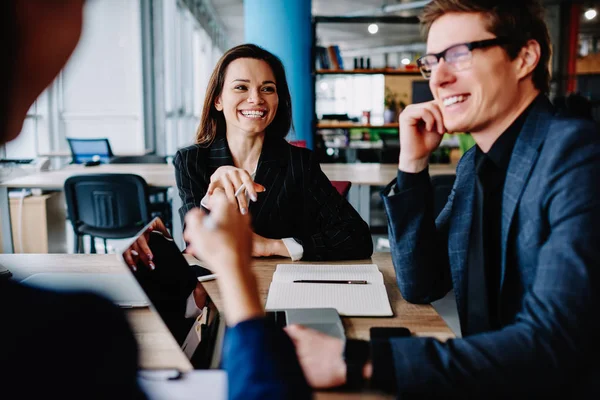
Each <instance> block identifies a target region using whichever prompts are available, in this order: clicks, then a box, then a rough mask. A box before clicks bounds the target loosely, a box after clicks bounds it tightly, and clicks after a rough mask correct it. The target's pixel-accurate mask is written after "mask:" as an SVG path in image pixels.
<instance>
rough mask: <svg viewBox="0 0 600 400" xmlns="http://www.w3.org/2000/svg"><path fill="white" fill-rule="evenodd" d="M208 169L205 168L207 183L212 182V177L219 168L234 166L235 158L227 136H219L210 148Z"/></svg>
mask: <svg viewBox="0 0 600 400" xmlns="http://www.w3.org/2000/svg"><path fill="white" fill-rule="evenodd" d="M207 162H208V168H205V169H204V171H205V174H206V176H205V179H206V182H210V177H211V176H212V174H213V173H214V172H215V171H216V170H217V169H218V168H219V167H222V166H224V165H233V156H232V155H231V150H229V145H228V144H227V138H226V137H225V135H222V136H217V137H216V138H215V141H214V142H213V143H212V144H211V145H210V147H209V148H208V160H207Z"/></svg>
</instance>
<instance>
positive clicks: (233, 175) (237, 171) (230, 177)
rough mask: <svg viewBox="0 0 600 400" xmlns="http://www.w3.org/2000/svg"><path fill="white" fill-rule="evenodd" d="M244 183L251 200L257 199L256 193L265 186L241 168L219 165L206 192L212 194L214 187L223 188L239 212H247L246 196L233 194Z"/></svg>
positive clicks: (262, 190)
mask: <svg viewBox="0 0 600 400" xmlns="http://www.w3.org/2000/svg"><path fill="white" fill-rule="evenodd" d="M242 185H244V188H245V190H246V192H247V193H248V198H250V200H252V201H256V200H257V199H258V197H257V196H258V195H257V193H260V192H264V191H265V187H264V186H263V185H261V184H258V183H256V182H254V181H253V180H252V177H251V176H250V174H249V173H248V171H246V170H245V169H242V168H236V167H232V166H230V165H224V166H222V167H219V168H218V169H217V170H216V171H215V172H214V174H212V176H211V177H210V185H208V190H207V194H208V195H209V196H212V194H213V193H214V191H215V189H217V188H220V189H223V191H224V192H225V195H226V196H227V199H229V201H230V202H231V203H233V204H237V205H238V208H239V210H240V212H241V213H242V214H246V213H247V212H248V198H247V197H246V196H245V195H244V196H237V198H236V196H235V193H236V191H237V190H238V189H239V188H240V187H241V186H242Z"/></svg>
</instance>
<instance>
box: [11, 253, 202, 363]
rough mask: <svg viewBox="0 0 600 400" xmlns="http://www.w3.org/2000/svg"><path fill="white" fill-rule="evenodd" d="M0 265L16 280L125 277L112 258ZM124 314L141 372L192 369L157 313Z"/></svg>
mask: <svg viewBox="0 0 600 400" xmlns="http://www.w3.org/2000/svg"><path fill="white" fill-rule="evenodd" d="M0 264H2V265H4V266H5V267H6V268H8V269H10V270H11V272H12V273H13V275H14V277H15V278H16V279H19V280H21V279H25V278H26V277H28V276H29V275H32V274H35V273H39V272H101V273H121V272H122V273H123V274H126V273H129V272H128V271H127V268H126V267H125V266H124V265H123V264H122V263H121V261H119V260H118V259H117V256H116V255H114V254H0ZM126 314H127V319H128V320H129V323H130V325H131V328H132V329H133V333H134V335H135V338H136V339H137V342H138V346H139V350H140V367H141V368H143V369H160V368H178V369H180V370H182V371H189V370H191V369H192V365H191V364H190V362H189V361H188V359H187V357H186V356H185V355H184V354H183V352H182V351H181V349H180V347H179V345H178V344H177V342H176V341H175V339H174V338H173V336H172V335H171V332H169V329H168V328H167V326H166V325H165V324H164V323H163V321H162V319H161V318H160V317H159V316H158V313H156V312H155V311H153V310H151V309H150V308H138V309H131V310H127V312H126Z"/></svg>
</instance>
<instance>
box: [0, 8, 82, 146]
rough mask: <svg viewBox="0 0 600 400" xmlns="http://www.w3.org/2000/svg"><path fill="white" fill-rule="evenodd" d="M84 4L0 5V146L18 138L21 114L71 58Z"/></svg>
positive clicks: (25, 112) (24, 114)
mask: <svg viewBox="0 0 600 400" xmlns="http://www.w3.org/2000/svg"><path fill="white" fill-rule="evenodd" d="M83 3H84V0H8V1H7V0H3V1H0V49H2V51H3V53H4V57H3V60H2V62H0V143H2V144H3V143H6V142H8V141H10V140H12V139H14V138H15V137H17V136H18V135H19V133H20V132H21V129H22V126H23V121H24V120H25V116H26V115H27V111H28V110H29V108H30V107H31V105H32V104H33V102H34V101H35V100H36V99H37V97H38V96H39V95H40V94H41V93H42V92H43V91H44V89H45V88H46V87H47V86H48V85H49V84H50V83H51V82H52V81H53V80H54V78H55V77H56V75H58V73H59V72H60V70H61V69H62V68H63V67H64V65H65V64H66V62H67V60H68V59H69V57H70V56H71V54H72V53H73V50H74V49H75V46H76V45H77V42H78V41H79V36H80V35H81V25H82V20H83Z"/></svg>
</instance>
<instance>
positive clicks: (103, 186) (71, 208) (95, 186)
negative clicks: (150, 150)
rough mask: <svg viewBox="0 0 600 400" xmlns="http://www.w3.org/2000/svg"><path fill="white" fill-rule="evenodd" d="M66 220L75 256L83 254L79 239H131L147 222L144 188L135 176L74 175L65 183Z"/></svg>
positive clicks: (140, 180)
mask: <svg viewBox="0 0 600 400" xmlns="http://www.w3.org/2000/svg"><path fill="white" fill-rule="evenodd" d="M65 197H66V201H67V211H68V216H69V220H70V221H71V224H72V225H73V231H74V232H75V248H74V251H75V253H79V252H82V251H83V236H84V235H90V236H91V247H90V251H91V252H92V253H95V252H96V245H95V238H96V237H99V238H102V239H104V248H105V249H106V239H125V238H129V237H133V236H135V235H136V234H137V233H138V232H139V230H140V229H141V228H142V227H143V226H144V225H146V224H147V223H148V222H150V220H151V213H150V205H149V201H148V185H147V183H146V181H145V180H144V179H143V178H142V177H141V176H139V175H133V174H90V175H77V176H72V177H70V178H68V179H67V180H66V181H65Z"/></svg>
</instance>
